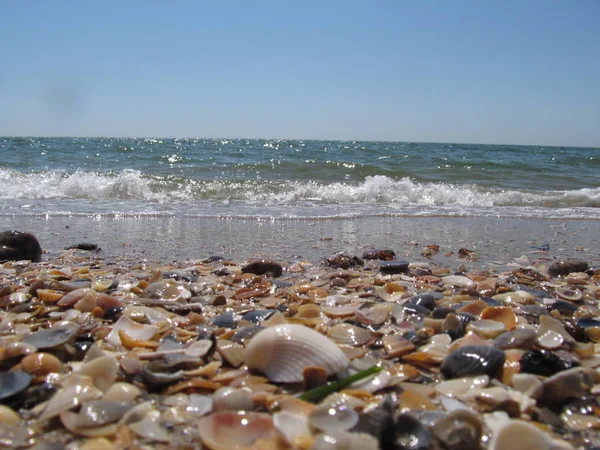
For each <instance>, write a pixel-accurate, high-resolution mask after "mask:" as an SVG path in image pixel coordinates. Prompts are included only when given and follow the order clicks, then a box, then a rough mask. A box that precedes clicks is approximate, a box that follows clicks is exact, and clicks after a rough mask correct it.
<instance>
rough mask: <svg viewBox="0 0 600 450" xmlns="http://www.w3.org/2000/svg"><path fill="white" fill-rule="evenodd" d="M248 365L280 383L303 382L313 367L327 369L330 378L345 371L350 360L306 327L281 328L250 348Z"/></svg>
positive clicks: (268, 331)
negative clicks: (307, 370) (307, 372)
mask: <svg viewBox="0 0 600 450" xmlns="http://www.w3.org/2000/svg"><path fill="white" fill-rule="evenodd" d="M246 364H247V365H248V368H249V369H257V370H260V371H261V372H263V373H264V374H266V375H267V377H269V380H271V381H274V382H277V383H296V382H300V381H302V380H303V376H302V373H303V370H304V368H306V367H309V366H320V367H323V368H324V369H325V370H326V372H327V375H333V374H335V373H337V372H340V371H341V370H343V369H345V368H346V367H347V366H348V364H349V360H348V358H347V357H346V355H345V354H344V352H343V351H342V350H341V349H340V348H339V347H338V346H337V345H336V344H335V343H334V342H333V341H331V340H330V339H328V338H327V337H325V336H323V335H322V334H321V333H319V332H317V331H315V330H313V329H311V328H308V327H306V326H304V325H296V324H289V323H286V324H281V325H276V326H273V327H270V328H266V329H265V330H263V331H261V332H260V333H258V334H257V335H256V336H254V338H252V340H251V341H250V344H248V347H247V348H246Z"/></svg>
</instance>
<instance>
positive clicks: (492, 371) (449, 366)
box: [440, 345, 506, 378]
mask: <svg viewBox="0 0 600 450" xmlns="http://www.w3.org/2000/svg"><path fill="white" fill-rule="evenodd" d="M505 359H506V354H505V353H504V351H503V350H500V349H498V348H495V347H488V346H486V345H467V346H465V347H461V348H459V349H457V350H455V351H453V352H452V353H450V354H449V355H448V356H446V358H444V361H443V362H442V366H441V368H440V369H441V372H442V374H443V375H444V376H445V377H446V378H461V377H468V376H475V375H488V376H490V377H491V378H493V377H495V376H497V375H498V374H499V372H500V370H501V369H502V365H503V364H504V361H505Z"/></svg>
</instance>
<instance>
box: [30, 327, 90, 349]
mask: <svg viewBox="0 0 600 450" xmlns="http://www.w3.org/2000/svg"><path fill="white" fill-rule="evenodd" d="M77 331H78V327H77V326H76V325H64V326H54V327H52V328H48V329H44V330H41V331H37V332H35V333H31V334H28V335H26V336H25V337H23V341H22V342H24V343H26V344H31V345H34V346H35V347H36V348H37V349H39V350H42V349H46V348H54V347H58V346H59V345H62V344H64V343H66V342H69V341H70V340H71V339H72V338H73V337H75V335H76V334H77Z"/></svg>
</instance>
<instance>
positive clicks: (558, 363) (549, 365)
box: [521, 350, 578, 377]
mask: <svg viewBox="0 0 600 450" xmlns="http://www.w3.org/2000/svg"><path fill="white" fill-rule="evenodd" d="M577 365H578V364H576V363H575V362H574V361H568V360H567V361H565V360H563V359H561V358H559V357H558V356H556V355H555V354H554V353H552V352H549V351H547V350H529V351H528V352H526V353H525V354H524V355H523V356H522V357H521V372H523V373H533V374H535V375H542V376H544V377H550V376H552V375H554V374H556V373H558V372H562V371H563V370H567V369H571V368H573V367H576V366H577Z"/></svg>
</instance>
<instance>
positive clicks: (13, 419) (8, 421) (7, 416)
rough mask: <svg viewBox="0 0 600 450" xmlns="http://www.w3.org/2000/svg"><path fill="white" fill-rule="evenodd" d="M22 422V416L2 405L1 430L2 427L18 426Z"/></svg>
mask: <svg viewBox="0 0 600 450" xmlns="http://www.w3.org/2000/svg"><path fill="white" fill-rule="evenodd" d="M20 422H21V416H19V415H18V414H17V413H16V412H14V411H13V410H12V409H11V408H9V407H8V406H5V405H0V429H2V425H4V426H11V425H18V424H19V423H20Z"/></svg>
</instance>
